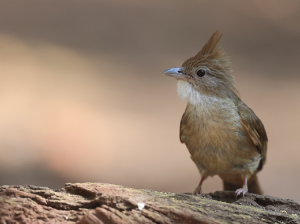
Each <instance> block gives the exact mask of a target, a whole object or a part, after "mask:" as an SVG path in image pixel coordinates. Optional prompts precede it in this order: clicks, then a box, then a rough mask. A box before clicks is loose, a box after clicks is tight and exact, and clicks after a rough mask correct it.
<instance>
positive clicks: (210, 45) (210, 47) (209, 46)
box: [197, 30, 222, 55]
mask: <svg viewBox="0 0 300 224" xmlns="http://www.w3.org/2000/svg"><path fill="white" fill-rule="evenodd" d="M221 37H222V35H221V34H220V31H219V30H217V31H216V32H214V33H213V35H212V36H211V38H210V39H209V40H208V42H207V43H206V44H205V45H204V47H203V48H202V50H201V51H200V52H199V53H198V54H200V55H205V54H212V53H213V52H214V51H215V50H216V49H217V47H218V44H219V41H220V39H221ZM198 54H197V55H198Z"/></svg>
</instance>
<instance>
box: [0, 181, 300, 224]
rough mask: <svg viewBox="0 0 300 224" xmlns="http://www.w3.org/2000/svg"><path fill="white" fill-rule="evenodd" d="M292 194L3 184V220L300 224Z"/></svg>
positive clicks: (0, 219) (0, 193) (298, 207)
mask: <svg viewBox="0 0 300 224" xmlns="http://www.w3.org/2000/svg"><path fill="white" fill-rule="evenodd" d="M299 217H300V205H299V204H298V203H296V202H294V201H292V200H289V199H281V198H276V197H271V196H267V195H255V194H250V193H247V194H246V195H245V196H244V197H241V198H239V199H238V200H236V199H235V196H234V192H230V191H217V192H215V193H210V194H203V195H199V196H195V195H192V194H187V193H186V194H175V193H169V192H158V191H153V190H147V189H133V188H127V187H123V186H119V185H113V184H104V183H74V184H72V183H67V184H66V185H65V187H64V188H62V189H59V190H52V189H50V188H47V187H37V186H33V185H13V186H8V185H4V186H1V187H0V223H1V224H2V223H5V224H6V223H7V224H8V223H78V224H94V223H97V224H127V223H131V224H135V223H145V224H148V223H149V224H150V223H151V224H154V223H162V224H167V223H168V224H169V223H179V224H185V223H186V224H188V223H189V224H191V223H201V224H205V223H209V224H211V223H212V224H214V223H272V224H274V223H291V224H292V223H300V219H299Z"/></svg>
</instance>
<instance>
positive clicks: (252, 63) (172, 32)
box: [0, 0, 300, 202]
mask: <svg viewBox="0 0 300 224" xmlns="http://www.w3.org/2000/svg"><path fill="white" fill-rule="evenodd" d="M299 24H300V3H299V1H297V0H294V1H293V0H285V1H284V0H282V1H280V0H270V1H261V0H253V1H242V2H241V1H238V0H231V1H216V0H207V1H199V0H197V1H196V0H190V1H177V0H165V1H158V0H156V1H140V0H130V1H123V0H114V1H112V0H111V1H96V0H95V1H92V0H85V1H81V0H80V1H79V0H63V1H62V0H51V1H50V0H48V1H40V0H35V1H33V0H26V1H15V0H10V1H3V0H2V1H0V185H2V184H36V185H47V186H50V187H53V188H60V187H63V184H64V183H65V182H83V181H90V182H109V183H113V184H122V185H126V186H131V187H137V188H150V189H155V190H160V191H171V192H191V191H193V190H194V188H195V187H196V185H197V184H198V181H199V174H198V171H197V169H196V167H195V165H194V164H193V163H192V162H191V160H190V158H189V155H188V151H187V150H186V148H185V146H184V145H182V144H181V143H180V142H179V136H178V135H179V134H178V129H179V122H180V118H181V115H182V113H183V111H184V108H185V103H184V102H182V101H180V100H179V99H178V97H177V94H176V81H175V80H174V79H171V78H170V77H166V76H163V75H162V72H163V71H164V70H165V69H168V68H171V67H176V66H180V65H181V64H182V62H183V61H184V60H185V59H187V58H188V57H190V56H193V55H194V54H196V53H197V51H198V50H200V48H201V47H202V46H203V44H204V43H205V42H206V41H207V40H208V39H209V37H210V36H211V34H212V33H213V32H214V31H215V30H217V29H219V30H220V31H221V33H223V37H222V40H221V45H222V46H223V48H224V49H225V50H226V51H227V53H228V54H229V55H230V56H231V59H232V61H233V69H234V75H235V77H236V79H237V82H236V86H237V88H238V89H239V91H240V94H241V97H242V99H243V100H244V101H245V102H246V103H247V104H248V105H249V106H250V107H251V108H252V109H253V110H254V111H255V112H256V114H257V115H258V116H259V117H260V118H261V120H262V121H263V123H264V125H265V127H266V130H267V133H268V136H269V149H268V156H267V164H266V166H265V167H264V169H263V171H262V172H261V173H260V174H259V178H260V181H261V184H262V186H263V188H264V190H265V193H266V194H269V195H273V196H278V197H283V198H290V199H294V200H296V201H298V202H300V194H299V186H300V178H299V173H300V170H299V167H300V166H299V163H300V148H299V145H300V143H299V141H300V135H299V130H300V118H299V114H300V75H299V70H300V63H299V60H300V25H299ZM220 189H221V181H220V180H219V178H218V177H213V178H209V179H208V180H207V181H206V182H205V183H204V192H213V191H215V190H220Z"/></svg>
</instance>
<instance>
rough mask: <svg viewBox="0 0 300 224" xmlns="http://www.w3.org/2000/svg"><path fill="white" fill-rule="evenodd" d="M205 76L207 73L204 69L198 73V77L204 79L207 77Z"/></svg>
mask: <svg viewBox="0 0 300 224" xmlns="http://www.w3.org/2000/svg"><path fill="white" fill-rule="evenodd" d="M205 74H206V72H205V70H204V69H200V70H198V71H197V75H198V76H199V77H203V76H205Z"/></svg>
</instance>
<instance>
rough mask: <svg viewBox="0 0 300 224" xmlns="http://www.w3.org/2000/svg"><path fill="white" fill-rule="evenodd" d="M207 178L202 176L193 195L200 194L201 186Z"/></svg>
mask: <svg viewBox="0 0 300 224" xmlns="http://www.w3.org/2000/svg"><path fill="white" fill-rule="evenodd" d="M206 178H207V176H205V175H203V176H202V177H201V179H200V182H199V184H198V186H197V187H196V189H195V190H194V192H193V194H202V190H201V186H202V183H203V181H204V180H205V179H206Z"/></svg>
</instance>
